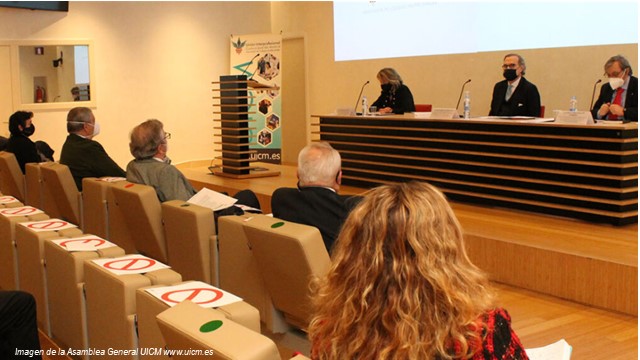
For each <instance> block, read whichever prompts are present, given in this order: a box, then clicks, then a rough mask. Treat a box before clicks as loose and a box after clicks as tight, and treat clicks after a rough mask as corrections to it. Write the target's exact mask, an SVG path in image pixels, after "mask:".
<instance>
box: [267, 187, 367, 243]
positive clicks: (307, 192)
mask: <svg viewBox="0 0 640 360" xmlns="http://www.w3.org/2000/svg"><path fill="white" fill-rule="evenodd" d="M360 199H361V197H359V196H345V195H339V194H337V193H335V192H333V191H331V190H330V189H326V188H323V187H316V186H309V187H303V188H300V189H294V188H280V189H277V190H276V191H274V192H273V195H272V196H271V210H272V211H273V216H275V217H277V218H280V219H282V220H287V221H291V222H295V223H299V224H304V225H310V226H315V227H317V228H318V230H320V234H322V240H323V241H324V245H325V246H326V247H327V251H328V252H329V253H331V248H332V246H333V242H334V241H335V239H336V238H337V237H338V233H339V232H340V228H341V227H342V223H343V222H344V221H345V219H346V218H347V216H348V215H349V212H350V211H351V209H353V207H354V206H355V205H356V204H357V203H358V202H359V201H360Z"/></svg>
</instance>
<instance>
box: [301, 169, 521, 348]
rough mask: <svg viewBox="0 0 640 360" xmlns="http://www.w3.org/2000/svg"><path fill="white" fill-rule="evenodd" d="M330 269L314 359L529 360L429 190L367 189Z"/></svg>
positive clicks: (321, 290) (444, 205) (312, 333)
mask: <svg viewBox="0 0 640 360" xmlns="http://www.w3.org/2000/svg"><path fill="white" fill-rule="evenodd" d="M332 262H333V265H332V267H331V269H330V271H329V273H328V274H327V276H326V277H324V278H322V279H320V280H319V281H318V282H316V283H315V284H314V285H315V286H314V296H313V301H314V307H315V310H316V312H315V315H314V317H313V319H312V321H311V324H310V327H309V338H310V339H311V343H312V353H311V355H312V357H313V358H314V359H318V360H324V359H358V360H364V359H375V360H379V359H527V355H526V353H525V351H524V348H523V347H522V344H521V343H520V340H519V339H518V337H517V336H516V334H515V333H514V332H513V330H512V329H511V325H510V321H511V319H510V317H509V314H508V313H507V312H506V311H505V310H504V309H501V308H497V309H496V308H495V307H494V296H493V291H492V289H491V286H490V284H489V281H488V279H487V277H486V276H485V274H484V273H483V272H482V271H481V270H480V269H478V268H477V267H476V266H475V265H473V264H472V263H471V261H470V260H469V258H468V257H467V254H466V251H465V245H464V241H463V236H462V230H461V227H460V224H459V223H458V220H457V219H456V217H455V215H454V213H453V210H452V209H451V207H450V206H449V204H448V202H447V200H446V198H445V196H444V195H443V194H442V193H441V192H440V191H438V190H437V189H436V188H435V187H433V186H431V185H429V184H426V183H419V182H409V183H403V184H397V185H386V186H381V187H378V188H375V189H373V190H370V191H368V192H367V193H366V194H365V196H364V199H363V200H362V202H361V203H360V204H359V205H358V206H357V207H356V208H355V209H354V210H353V211H352V212H351V214H350V215H349V217H348V218H347V220H346V222H345V224H344V225H343V227H342V231H341V232H340V235H339V237H338V240H337V242H336V244H335V248H334V251H333V255H332Z"/></svg>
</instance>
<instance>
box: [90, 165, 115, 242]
mask: <svg viewBox="0 0 640 360" xmlns="http://www.w3.org/2000/svg"><path fill="white" fill-rule="evenodd" d="M116 179H117V178H84V179H82V226H83V228H82V229H83V230H84V231H85V232H86V233H89V234H94V235H98V236H100V237H102V238H105V239H107V240H109V239H110V236H109V213H108V210H107V194H108V190H109V187H110V186H111V184H112V183H114V182H117V181H124V179H121V180H116Z"/></svg>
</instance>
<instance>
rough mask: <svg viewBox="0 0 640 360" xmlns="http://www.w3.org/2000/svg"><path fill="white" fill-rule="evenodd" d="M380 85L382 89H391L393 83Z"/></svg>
mask: <svg viewBox="0 0 640 360" xmlns="http://www.w3.org/2000/svg"><path fill="white" fill-rule="evenodd" d="M380 87H381V88H382V91H390V90H391V84H380Z"/></svg>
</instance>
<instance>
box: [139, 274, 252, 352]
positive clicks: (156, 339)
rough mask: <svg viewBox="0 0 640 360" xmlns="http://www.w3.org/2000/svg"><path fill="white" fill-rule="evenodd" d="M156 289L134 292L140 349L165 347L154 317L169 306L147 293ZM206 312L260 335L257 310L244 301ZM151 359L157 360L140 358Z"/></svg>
mask: <svg viewBox="0 0 640 360" xmlns="http://www.w3.org/2000/svg"><path fill="white" fill-rule="evenodd" d="M196 284H197V283H196ZM157 287H160V285H156V286H149V287H143V288H140V289H138V290H137V292H136V307H137V311H136V314H137V320H138V335H139V346H140V347H141V348H164V346H165V345H166V344H165V341H164V339H163V338H162V334H161V332H160V328H159V327H158V323H157V322H156V316H157V315H158V314H160V313H161V312H163V311H165V310H167V309H168V308H169V305H167V304H166V303H165V302H164V301H161V300H160V299H158V298H157V297H155V296H153V295H151V294H150V293H149V292H148V291H147V290H150V289H153V288H157ZM207 310H209V311H215V312H216V313H218V314H220V315H222V316H224V317H225V318H226V319H229V320H232V321H234V322H235V323H238V324H240V325H242V326H244V327H246V328H247V329H250V330H252V331H254V332H256V333H258V334H259V333H260V314H259V313H258V309H256V308H254V307H253V306H251V305H249V304H247V303H246V302H244V301H239V302H235V303H232V304H228V305H224V306H221V307H219V308H216V309H207ZM152 357H154V358H158V356H152V355H151V354H150V355H149V356H141V358H143V359H144V358H152ZM161 358H165V359H170V358H169V357H168V356H162V357H161Z"/></svg>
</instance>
